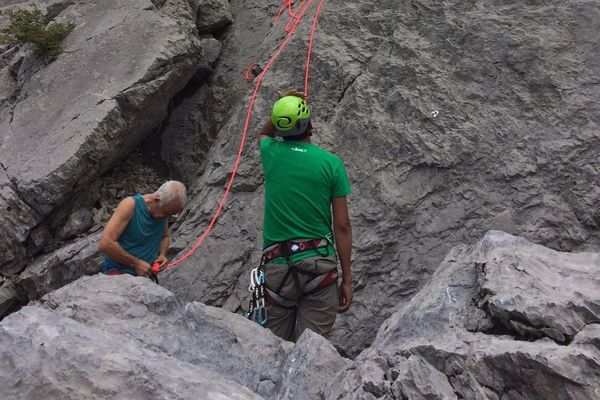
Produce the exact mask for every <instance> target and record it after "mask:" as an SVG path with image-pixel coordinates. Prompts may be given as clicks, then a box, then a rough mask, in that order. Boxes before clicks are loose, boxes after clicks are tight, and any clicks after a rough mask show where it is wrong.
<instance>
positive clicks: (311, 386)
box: [0, 275, 347, 400]
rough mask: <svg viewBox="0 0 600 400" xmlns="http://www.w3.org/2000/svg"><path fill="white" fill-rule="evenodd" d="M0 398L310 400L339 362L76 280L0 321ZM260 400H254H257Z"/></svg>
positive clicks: (237, 323)
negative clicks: (261, 399) (260, 399)
mask: <svg viewBox="0 0 600 400" xmlns="http://www.w3.org/2000/svg"><path fill="white" fill-rule="evenodd" d="M0 355H1V357H0V360H1V361H0V397H1V398H3V399H25V398H32V396H33V397H35V398H65V399H80V398H106V397H115V396H116V397H127V398H131V399H138V398H139V399H141V398H157V397H161V398H170V399H190V398H199V399H216V398H219V399H259V398H265V399H267V398H268V399H292V398H293V399H306V400H308V399H314V398H318V397H319V396H320V395H321V391H322V390H324V389H325V386H326V384H328V383H329V382H330V381H331V380H332V379H333V377H334V375H335V374H336V373H337V372H339V371H340V370H341V369H343V368H344V367H345V366H346V364H347V361H346V360H345V359H343V358H341V357H340V356H339V354H337V352H336V351H335V349H334V348H333V347H332V345H331V344H329V343H328V342H327V341H326V340H325V339H323V338H322V337H320V336H318V335H316V334H314V333H312V332H310V331H308V332H306V334H305V335H303V336H302V337H301V338H300V339H299V341H298V343H297V344H296V345H294V344H292V343H289V342H285V341H282V340H281V339H279V338H277V337H276V336H274V335H273V334H271V333H270V331H268V330H266V329H264V328H262V327H260V326H259V325H258V324H255V323H253V322H251V321H248V320H246V319H245V318H244V317H242V316H241V315H235V314H232V313H229V312H226V311H224V310H222V309H218V308H213V307H209V306H206V305H203V304H201V303H183V302H181V301H180V300H179V299H177V298H176V297H175V296H174V295H173V294H172V293H171V292H169V291H167V290H166V289H164V288H162V287H160V286H157V285H155V284H153V283H152V282H151V281H150V280H148V279H144V278H134V277H131V276H120V277H109V276H104V275H96V276H93V277H84V278H82V279H80V280H78V281H77V282H75V283H72V284H70V285H68V286H65V287H63V288H62V289H59V290H57V291H55V292H53V293H51V294H49V295H47V296H45V297H43V298H42V300H41V301H40V303H39V304H35V305H30V306H26V307H24V308H23V309H22V310H21V311H18V312H16V313H13V314H11V315H10V316H8V317H7V318H5V319H4V320H3V321H2V322H0ZM261 396H262V397H261Z"/></svg>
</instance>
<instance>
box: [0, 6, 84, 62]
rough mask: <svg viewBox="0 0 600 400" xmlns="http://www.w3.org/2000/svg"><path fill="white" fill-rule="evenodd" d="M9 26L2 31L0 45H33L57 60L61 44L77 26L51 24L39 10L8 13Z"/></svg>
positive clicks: (0, 31) (60, 51) (0, 32)
mask: <svg viewBox="0 0 600 400" xmlns="http://www.w3.org/2000/svg"><path fill="white" fill-rule="evenodd" d="M6 15H8V17H9V18H10V22H9V24H8V26H6V27H4V28H2V29H0V43H33V44H34V45H35V46H36V47H37V49H38V50H39V51H40V52H41V53H42V54H45V55H47V56H48V57H49V58H50V60H55V59H56V58H57V57H58V56H59V54H60V53H62V48H61V47H60V42H61V40H63V39H64V38H65V37H66V36H67V35H68V34H69V33H70V32H71V31H72V30H73V29H74V28H75V24H72V23H69V24H66V25H65V24H62V23H57V22H54V23H51V24H48V22H49V21H48V18H46V16H45V15H44V14H43V13H42V12H41V11H40V10H37V9H34V10H18V11H8V12H6Z"/></svg>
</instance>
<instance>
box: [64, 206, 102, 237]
mask: <svg viewBox="0 0 600 400" xmlns="http://www.w3.org/2000/svg"><path fill="white" fill-rule="evenodd" d="M93 219H94V216H93V215H92V213H91V212H90V210H88V209H87V208H80V209H78V210H77V211H75V212H74V213H73V214H71V215H69V218H67V222H66V223H65V224H64V225H63V226H62V228H61V229H60V230H59V231H58V235H59V237H60V238H61V239H68V238H72V237H74V236H77V235H79V234H80V233H84V232H85V231H87V230H88V229H90V228H91V227H92V225H93V223H94V220H93Z"/></svg>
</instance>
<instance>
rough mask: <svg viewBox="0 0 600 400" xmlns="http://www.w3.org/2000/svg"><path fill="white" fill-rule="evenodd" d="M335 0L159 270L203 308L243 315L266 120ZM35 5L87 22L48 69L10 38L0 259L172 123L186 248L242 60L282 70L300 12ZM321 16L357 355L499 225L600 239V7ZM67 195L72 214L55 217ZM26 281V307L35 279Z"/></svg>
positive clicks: (0, 63)
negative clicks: (453, 257)
mask: <svg viewBox="0 0 600 400" xmlns="http://www.w3.org/2000/svg"><path fill="white" fill-rule="evenodd" d="M296 3H298V2H296ZM318 3H319V2H312V3H311V4H312V5H311V6H310V7H309V8H308V9H307V12H306V14H305V18H304V19H303V20H302V21H300V24H299V25H298V29H297V30H296V32H295V33H294V35H293V37H292V39H291V41H290V42H289V44H288V46H287V47H286V48H285V50H284V51H283V52H282V53H281V54H280V55H279V57H278V59H277V60H276V61H275V62H274V63H273V64H272V66H271V68H270V69H269V71H267V73H266V74H265V75H264V79H263V81H262V86H261V88H260V90H259V91H258V95H257V98H256V102H255V105H254V109H253V113H252V117H251V120H250V129H249V132H248V134H249V136H248V138H247V139H246V141H247V142H246V144H245V147H244V149H243V153H242V155H243V157H242V162H241V164H240V168H239V170H238V176H237V178H236V180H235V182H234V184H233V187H232V193H231V194H230V197H229V198H228V201H227V203H226V204H225V208H224V213H223V215H222V216H221V218H220V219H219V220H218V222H217V223H216V225H215V228H214V231H213V232H212V234H211V235H210V236H209V237H208V239H207V240H205V241H204V243H203V244H202V246H201V247H200V248H199V250H198V251H197V252H196V253H195V254H194V255H193V256H191V257H190V258H188V259H187V260H186V262H184V263H182V264H180V265H179V266H178V267H177V268H176V269H173V270H171V271H170V272H168V273H164V274H162V278H163V279H161V282H162V283H164V284H165V285H167V287H168V288H169V289H170V290H172V291H173V292H175V293H176V294H178V295H179V296H181V297H182V298H184V299H186V300H188V301H192V300H200V301H202V302H205V303H207V304H210V305H215V306H222V307H224V308H225V309H227V310H239V309H240V308H241V307H243V306H244V305H245V304H246V301H247V296H248V292H247V290H246V287H247V284H248V282H247V275H248V271H249V270H250V269H251V268H252V267H254V266H256V264H257V263H258V260H259V258H260V248H261V247H262V244H261V230H260V225H261V219H262V214H261V211H260V210H261V208H262V194H263V188H262V177H261V174H260V166H259V164H258V152H257V148H256V144H255V143H254V142H255V140H254V135H255V133H256V129H257V127H258V126H259V125H260V124H261V122H262V120H263V119H264V118H265V116H267V115H268V112H269V109H270V106H271V104H272V103H273V101H274V100H275V99H276V97H277V96H276V94H275V92H276V90H278V89H289V88H300V89H302V86H303V82H304V60H305V58H306V50H307V43H308V35H309V31H310V25H311V22H312V19H311V18H312V17H313V16H314V15H315V13H316V10H317V7H318ZM26 4H29V3H27V2H23V1H18V0H10V1H3V2H0V5H1V6H2V7H6V6H10V7H13V6H19V7H22V6H25V5H26ZM36 4H40V5H41V6H43V7H46V8H44V10H45V11H46V12H48V14H49V15H52V16H54V17H55V18H56V20H58V21H71V20H72V21H73V22H75V23H76V25H77V27H76V29H75V31H74V32H72V33H71V35H69V37H67V39H66V40H65V42H64V43H63V45H64V48H65V53H64V54H63V55H61V57H59V59H58V60H57V61H55V62H54V63H52V64H49V65H45V64H44V62H43V61H44V60H41V59H39V57H36V56H35V54H34V53H33V52H32V51H31V49H29V48H28V47H27V46H25V47H23V48H9V47H6V46H4V47H2V48H0V51H1V54H0V163H1V165H2V168H0V217H1V218H0V231H1V232H2V236H0V265H1V267H0V273H1V274H2V275H3V276H5V277H6V276H11V277H17V274H19V273H20V272H22V271H23V269H24V268H25V267H26V264H27V263H28V260H29V259H30V257H31V256H33V255H34V254H36V253H37V252H38V251H42V249H45V247H47V244H45V243H46V242H47V241H48V234H49V233H50V234H54V236H55V233H56V232H55V231H56V230H57V229H58V228H59V226H60V223H59V222H57V221H63V220H64V218H66V217H67V216H68V215H70V214H71V213H72V212H74V211H76V210H77V209H78V208H79V207H78V205H77V204H73V205H72V207H71V204H68V205H67V203H69V201H68V198H69V196H70V194H71V193H73V192H74V191H75V189H76V188H78V187H80V186H82V185H85V184H86V182H89V181H92V180H95V181H96V182H97V181H98V179H97V178H98V176H99V175H101V174H102V173H103V172H104V171H106V170H107V169H109V168H112V167H114V166H115V164H117V163H118V162H119V160H122V159H124V158H129V154H130V151H131V149H132V148H134V147H135V145H136V144H137V143H138V142H140V141H141V140H142V139H143V138H145V137H147V136H148V135H149V134H150V133H151V132H154V131H156V135H159V136H160V137H159V138H158V140H156V143H157V146H156V147H160V149H158V150H159V151H157V154H160V155H162V158H163V159H164V160H165V162H166V163H167V164H168V165H169V167H170V169H171V171H172V172H173V173H174V174H177V175H178V176H180V177H181V178H182V179H184V180H185V181H186V183H188V184H190V185H189V186H190V191H189V198H190V202H189V204H188V207H187V208H186V209H185V210H184V212H183V213H182V214H181V216H180V218H179V222H178V223H177V224H176V226H175V228H177V232H176V233H175V235H174V243H173V252H174V253H173V255H175V253H177V252H179V251H183V250H185V251H187V250H189V249H190V247H191V245H192V244H193V242H194V241H195V240H196V238H197V237H198V236H199V235H200V234H201V233H202V232H203V230H204V228H205V227H206V226H207V225H208V223H209V221H210V220H211V218H212V216H213V214H214V212H215V210H216V208H217V206H218V203H219V200H220V198H221V196H222V194H223V187H224V186H225V184H226V183H227V180H228V178H229V177H230V175H231V173H232V169H233V163H234V159H235V156H236V154H237V151H238V146H239V144H240V140H241V139H240V138H241V133H242V128H243V125H244V119H245V117H246V111H247V107H248V105H249V100H250V99H249V96H248V95H249V93H250V90H251V89H252V85H253V83H249V82H247V81H246V80H244V79H243V75H244V71H246V69H247V68H248V66H250V65H251V64H252V63H256V64H257V65H258V66H259V67H261V68H265V67H266V64H267V61H268V60H269V59H270V57H271V55H272V54H273V53H274V51H275V50H276V49H277V46H278V45H280V44H281V43H283V40H284V38H285V36H286V34H287V32H286V24H287V22H288V20H289V16H288V13H287V12H286V11H285V10H283V11H284V12H283V13H282V16H281V18H279V19H278V20H274V16H275V15H276V14H277V13H278V11H279V8H278V5H277V4H272V5H265V3H264V2H262V1H259V0H244V1H242V0H231V1H229V2H225V1H218V0H206V1H197V0H194V1H191V0H190V1H184V0H160V1H158V0H155V1H149V0H147V1H126V2H123V1H120V2H117V1H107V2H102V4H100V3H99V2H92V1H78V2H71V1H50V2H43V4H42V2H39V3H38V2H36ZM307 4H308V3H307ZM298 5H299V4H293V5H292V10H291V11H292V12H294V11H298V10H297V9H296V8H295V7H298ZM3 21H4V20H1V19H0V24H2V23H4V22H3ZM232 21H233V22H232ZM319 21H320V22H319V24H318V27H317V31H316V32H317V35H316V37H315V41H314V47H313V54H312V57H311V69H310V71H311V73H310V77H309V78H310V79H309V86H308V93H309V100H310V102H311V105H312V106H313V116H314V117H313V120H314V121H313V122H314V125H315V127H316V131H315V136H314V142H315V143H316V144H319V145H321V146H323V147H324V148H326V149H329V150H332V151H334V152H335V153H337V154H338V155H339V156H341V158H342V159H343V160H344V161H345V163H346V166H347V169H348V171H349V174H350V178H351V182H352V186H353V194H352V196H350V212H351V218H352V221H353V227H354V246H353V248H354V254H353V259H354V266H353V269H354V289H355V300H354V305H353V307H352V308H351V310H350V311H349V312H348V313H347V314H344V315H341V316H340V317H339V319H338V322H337V324H336V327H335V331H334V336H333V340H334V341H335V343H336V346H337V347H338V348H340V349H341V350H342V351H343V352H344V353H345V354H351V355H357V354H358V353H359V352H360V351H361V350H362V349H364V348H365V347H367V346H368V344H369V343H371V341H372V340H373V339H374V332H376V330H377V328H378V327H379V326H380V325H381V324H382V323H383V321H385V319H386V318H387V317H389V316H390V315H392V314H393V313H394V312H395V311H397V310H399V309H401V308H402V307H403V306H404V305H406V304H407V303H408V302H409V301H410V300H411V298H412V297H413V296H414V295H415V294H416V293H417V292H418V291H419V289H421V288H422V287H423V285H425V284H426V282H428V281H429V279H430V278H431V275H432V273H433V272H434V270H435V268H436V267H437V266H438V265H439V262H440V261H441V260H442V259H443V257H444V255H446V254H447V252H448V251H449V249H450V248H452V247H453V246H455V245H457V244H459V243H472V242H474V241H475V240H477V239H478V238H480V237H481V235H482V234H483V233H484V232H485V231H487V230H489V229H502V230H504V231H506V232H509V233H512V234H519V235H521V236H523V237H525V238H527V239H529V240H532V241H535V242H536V243H540V244H543V245H546V246H549V247H551V248H553V249H557V250H563V251H571V250H590V251H591V250H594V251H597V250H598V249H600V235H599V228H600V214H599V211H598V207H597V204H598V200H599V199H600V187H599V185H598V182H599V179H598V178H599V176H600V165H599V164H598V157H597V154H598V152H597V148H598V143H599V141H598V132H599V131H600V129H599V118H600V117H599V115H600V99H599V97H598V96H597V92H598V84H597V82H598V81H599V74H600V71H599V69H598V65H600V54H599V53H598V52H597V51H596V47H597V43H598V41H599V40H600V5H599V4H598V3H597V2H590V1H580V0H574V1H570V2H564V1H559V0H549V1H545V2H543V3H540V2H533V1H525V2H520V3H514V4H513V3H506V2H502V3H493V2H486V3H485V4H484V3H481V2H475V1H461V2H458V1H446V2H431V1H425V0H415V1H411V2H400V3H398V2H397V1H392V0H376V1H372V0H371V1H367V0H355V1H352V2H347V1H340V0H331V1H328V2H326V3H325V5H324V6H323V8H322V13H321V15H320V20H319ZM228 24H231V25H228ZM198 29H201V30H203V31H204V29H218V32H212V35H214V37H211V34H199V33H198ZM116 43H119V45H118V46H117V45H116ZM140 43H142V44H143V46H142V45H140ZM116 46H117V47H116ZM190 80H191V83H189V82H190ZM254 82H256V81H254ZM188 83H189V84H188ZM186 85H187V86H186ZM184 87H185V89H183V88H184ZM198 87H199V88H198ZM182 89H183V91H182ZM175 94H178V95H177V96H175ZM173 98H175V100H173V101H171V99H173ZM57 99H60V101H57ZM169 103H171V105H170V107H168V105H169ZM169 108H170V113H169V114H168V113H167V110H168V109H169ZM167 114H168V118H167ZM32 115H35V116H36V117H35V118H32V117H31V116H32ZM158 143H160V145H158ZM159 164H160V162H159ZM125 170H126V172H127V169H125ZM114 176H115V179H118V178H117V177H118V174H116V175H114ZM157 179H158V178H157ZM90 186H92V185H90ZM127 194H132V193H127ZM106 196H107V197H119V196H121V191H117V190H116V189H115V190H114V191H110V192H109V193H108V194H107V195H106ZM61 204H63V205H64V207H65V208H68V210H66V209H65V210H57V208H59V206H60V205H61ZM86 207H88V209H89V210H91V206H86ZM94 208H96V212H95V221H96V222H100V221H102V220H105V216H106V215H107V214H108V213H109V211H110V210H109V208H110V207H107V206H106V205H105V204H103V203H102V202H101V203H100V204H98V205H97V207H96V205H94ZM48 219H50V221H48ZM46 229H50V231H52V230H53V231H54V232H48V231H47V230H46ZM77 240H82V239H81V238H77ZM67 246H68V245H67ZM56 250H57V249H55V248H52V249H50V250H48V251H56ZM43 251H46V250H43ZM180 254H183V253H182V252H180ZM39 260H40V259H38V261H39ZM38 261H36V262H35V264H36V265H39V264H38ZM44 263H45V262H44ZM58 268H60V266H58ZM67 269H69V268H67ZM37 270H40V269H37ZM65 275H68V274H65ZM577 279H579V278H577V277H576V276H575V277H573V282H575V281H576V280H577ZM13 280H15V281H16V280H17V279H13ZM40 281H43V279H41V278H40ZM10 282H12V281H10ZM10 282H9V281H6V282H4V285H5V289H6V290H4V291H3V296H4V298H5V299H7V300H6V301H4V302H3V303H2V304H6V305H7V307H8V308H10V307H12V306H13V304H14V301H13V300H14V298H13V297H11V296H13V295H14V294H15V293H17V291H15V290H14V289H15V288H14V287H13V286H12V284H11V283H10ZM542 283H543V282H540V283H539V284H540V285H541V284H542ZM508 284H510V283H508ZM574 284H578V283H574ZM50 286H52V287H55V286H54V284H53V285H47V286H46V287H50ZM586 287H587V286H585V285H584V286H583V288H586ZM536 288H537V286H536ZM536 288H532V289H533V290H537V289H536ZM17 289H19V288H17ZM502 290H503V288H502V287H497V286H489V287H487V289H486V291H487V292H486V293H484V294H483V295H482V297H481V299H479V301H481V307H483V308H489V309H490V310H494V312H497V318H498V321H502V324H496V325H495V326H496V327H497V329H500V330H504V329H509V330H511V331H514V332H518V335H519V336H520V337H523V338H527V339H535V338H547V339H548V340H556V341H558V342H561V343H562V344H565V345H566V344H569V343H575V342H576V341H577V336H578V335H577V334H576V332H577V329H579V328H578V327H579V326H581V325H582V324H585V323H587V322H588V321H589V318H590V316H589V315H588V314H586V313H587V311H585V310H586V308H585V307H587V305H586V303H576V304H577V305H578V306H577V307H579V306H582V307H583V308H581V307H580V311H581V310H583V312H581V313H580V311H577V314H576V315H575V314H573V309H572V307H571V304H568V303H564V302H563V301H562V299H557V300H561V302H559V303H557V305H552V303H548V304H547V308H548V309H552V308H556V309H557V310H561V311H560V313H561V318H562V319H561V321H562V322H560V323H558V322H555V321H546V322H545V323H540V322H539V316H538V315H536V314H535V313H532V312H530V310H529V309H528V306H527V305H526V304H523V305H522V306H523V307H522V308H514V306H513V305H512V304H510V303H504V299H503V298H502V297H501V296H500V297H494V294H493V293H501V292H502ZM582 293H584V292H582ZM38 295H39V294H38ZM488 295H489V296H488ZM486 296H488V297H486ZM538 296H539V298H536V301H538V300H539V301H542V299H543V292H539V293H538ZM9 304H10V306H9ZM567 316H569V318H567ZM478 323H483V322H482V321H479V320H476V321H474V322H473V324H474V326H477V324H478ZM584 330H586V331H588V329H587V328H585V329H584ZM571 341H572V342H571ZM421 361H422V360H421V359H419V358H415V359H414V360H412V361H411V362H412V363H413V364H415V365H417V366H418V365H421ZM422 370H423V373H426V374H428V375H432V374H433V371H430V370H429V369H428V368H427V367H426V366H423V368H422ZM427 371H429V372H427ZM415 379H416V378H415ZM399 384H402V385H404V387H405V388H407V387H408V386H407V385H410V384H414V385H416V386H419V384H418V383H417V382H416V381H415V382H413V383H409V382H404V381H403V382H402V383H399ZM416 386H415V387H416ZM405 390H409V389H405ZM415 390H416V389H415ZM423 390H425V389H423ZM439 390H441V392H439V393H445V392H444V391H443V390H442V389H439Z"/></svg>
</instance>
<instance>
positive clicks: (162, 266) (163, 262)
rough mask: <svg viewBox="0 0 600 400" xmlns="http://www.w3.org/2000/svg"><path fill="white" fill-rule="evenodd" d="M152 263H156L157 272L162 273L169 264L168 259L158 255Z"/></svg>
mask: <svg viewBox="0 0 600 400" xmlns="http://www.w3.org/2000/svg"><path fill="white" fill-rule="evenodd" d="M154 262H155V263H158V270H159V271H162V270H163V269H165V267H166V266H167V262H169V259H168V258H167V257H165V256H163V255H160V256H158V257H157V258H156V260H154Z"/></svg>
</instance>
